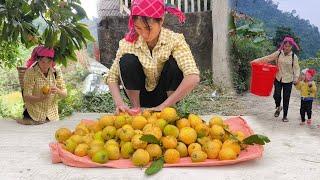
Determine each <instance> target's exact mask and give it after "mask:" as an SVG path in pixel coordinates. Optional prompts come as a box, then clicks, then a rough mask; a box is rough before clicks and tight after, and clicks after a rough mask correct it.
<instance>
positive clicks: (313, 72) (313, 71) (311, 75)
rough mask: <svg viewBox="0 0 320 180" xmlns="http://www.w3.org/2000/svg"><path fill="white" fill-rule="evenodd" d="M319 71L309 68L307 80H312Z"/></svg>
mask: <svg viewBox="0 0 320 180" xmlns="http://www.w3.org/2000/svg"><path fill="white" fill-rule="evenodd" d="M316 73H317V71H316V70H314V69H308V70H307V71H306V73H305V75H306V80H307V81H312V78H313V76H314V75H315V74H316Z"/></svg>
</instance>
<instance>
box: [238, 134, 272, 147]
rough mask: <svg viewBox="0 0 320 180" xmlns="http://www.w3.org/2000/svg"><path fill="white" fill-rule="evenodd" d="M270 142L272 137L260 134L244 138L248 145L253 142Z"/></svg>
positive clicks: (261, 143) (263, 143)
mask: <svg viewBox="0 0 320 180" xmlns="http://www.w3.org/2000/svg"><path fill="white" fill-rule="evenodd" d="M269 142H270V139H269V138H268V137H267V136H264V135H260V134H254V135H251V136H249V137H247V138H245V139H244V140H243V143H244V144H248V145H253V144H260V145H265V144H266V143H269Z"/></svg>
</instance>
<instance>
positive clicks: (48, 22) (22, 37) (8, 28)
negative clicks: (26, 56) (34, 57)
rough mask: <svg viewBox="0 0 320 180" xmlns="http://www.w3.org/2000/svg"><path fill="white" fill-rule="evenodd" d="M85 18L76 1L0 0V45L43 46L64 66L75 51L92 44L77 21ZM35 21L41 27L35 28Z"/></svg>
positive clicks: (87, 34)
mask: <svg viewBox="0 0 320 180" xmlns="http://www.w3.org/2000/svg"><path fill="white" fill-rule="evenodd" d="M86 17H87V15H86V13H85V11H84V9H83V8H82V7H81V6H80V0H68V1H65V0H31V1H30V0H0V32H1V34H0V42H1V43H2V42H7V43H8V44H16V43H21V44H23V45H24V46H25V47H26V48H30V47H32V46H35V45H37V44H44V45H45V46H47V47H51V48H54V49H55V51H56V54H55V59H56V61H57V62H58V63H62V64H63V65H65V66H66V65H67V61H68V60H74V61H76V60H77V59H76V54H75V51H76V50H80V49H82V48H83V47H84V46H86V45H87V42H89V41H94V38H93V37H92V36H91V34H90V31H89V30H88V28H87V26H86V25H85V24H83V23H80V22H79V21H80V20H82V19H84V18H86ZM39 18H40V19H42V21H43V22H44V27H40V26H39V25H38V26H37V25H35V23H34V21H35V20H37V19H39ZM42 25H43V24H42ZM40 29H42V30H40ZM0 63H1V64H3V62H1V61H0Z"/></svg>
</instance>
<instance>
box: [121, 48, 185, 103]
mask: <svg viewBox="0 0 320 180" xmlns="http://www.w3.org/2000/svg"><path fill="white" fill-rule="evenodd" d="M119 64H120V74H121V79H122V83H123V84H124V86H125V88H126V89H127V90H140V105H141V106H142V107H155V106H158V105H160V104H161V103H162V102H164V101H165V100H166V99H167V98H168V96H167V91H175V90H176V89H177V88H178V86H179V85H180V83H181V81H182V79H183V73H182V71H181V70H180V69H179V67H178V65H177V62H176V60H175V59H174V58H173V56H170V57H169V59H168V60H167V61H166V62H165V64H164V66H163V70H162V72H161V75H160V79H159V82H158V84H157V86H156V88H155V89H154V90H153V91H147V90H146V88H145V80H146V76H145V74H144V72H143V68H142V65H141V63H140V61H139V59H138V57H137V56H135V55H133V54H125V55H123V56H122V57H121V58H120V62H119Z"/></svg>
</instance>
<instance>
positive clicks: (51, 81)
mask: <svg viewBox="0 0 320 180" xmlns="http://www.w3.org/2000/svg"><path fill="white" fill-rule="evenodd" d="M53 58H54V50H53V49H49V48H46V47H44V46H38V47H36V48H35V49H34V50H33V52H32V55H31V58H30V59H29V61H28V62H27V68H28V69H27V70H26V72H25V75H24V85H23V89H22V93H23V99H24V101H25V106H26V110H25V111H24V113H23V116H24V118H23V119H21V120H17V122H18V123H21V124H25V125H36V124H42V123H45V122H49V121H57V120H59V114H58V101H57V100H58V99H59V98H64V97H66V96H67V90H66V87H65V83H64V80H63V78H62V73H61V71H60V69H58V68H53V67H54V62H53Z"/></svg>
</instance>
